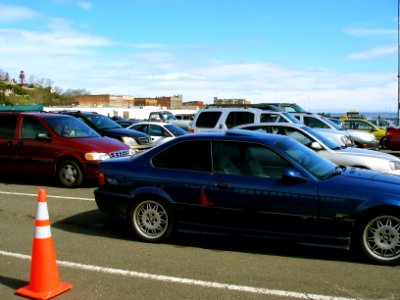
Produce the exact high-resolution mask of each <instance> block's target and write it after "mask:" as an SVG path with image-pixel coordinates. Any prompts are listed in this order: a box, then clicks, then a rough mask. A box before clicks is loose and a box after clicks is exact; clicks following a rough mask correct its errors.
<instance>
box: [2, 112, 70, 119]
mask: <svg viewBox="0 0 400 300" xmlns="http://www.w3.org/2000/svg"><path fill="white" fill-rule="evenodd" d="M0 114H1V115H5V114H9V115H23V116H35V117H40V118H53V117H67V118H71V117H70V116H66V115H63V114H58V113H53V112H46V111H1V112H0Z"/></svg>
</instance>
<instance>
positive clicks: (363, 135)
mask: <svg viewBox="0 0 400 300" xmlns="http://www.w3.org/2000/svg"><path fill="white" fill-rule="evenodd" d="M293 115H294V116H295V117H296V118H297V119H299V120H300V121H301V122H302V123H304V124H305V125H307V126H308V127H311V128H314V129H316V130H319V131H324V130H325V129H330V130H336V131H341V132H343V133H346V135H350V136H351V138H352V140H353V141H354V143H355V144H356V145H357V147H359V148H366V149H373V150H378V149H379V141H378V140H377V139H376V137H375V136H374V135H373V134H372V133H369V132H363V131H359V130H351V129H347V130H346V128H344V123H343V125H338V124H336V123H335V121H332V120H331V119H329V118H326V117H324V116H321V115H319V114H311V113H293Z"/></svg>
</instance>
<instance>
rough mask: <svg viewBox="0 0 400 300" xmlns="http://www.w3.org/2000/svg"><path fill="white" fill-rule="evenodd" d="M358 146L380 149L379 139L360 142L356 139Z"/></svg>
mask: <svg viewBox="0 0 400 300" xmlns="http://www.w3.org/2000/svg"><path fill="white" fill-rule="evenodd" d="M355 143H356V145H357V147H359V148H363V149H370V150H377V149H379V141H370V142H364V141H362V142H360V141H355Z"/></svg>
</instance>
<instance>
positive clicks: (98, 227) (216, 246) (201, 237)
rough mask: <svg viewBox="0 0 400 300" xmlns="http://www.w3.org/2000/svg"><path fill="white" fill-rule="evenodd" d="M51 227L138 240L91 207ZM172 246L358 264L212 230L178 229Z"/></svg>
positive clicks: (328, 252) (341, 254) (338, 255)
mask: <svg viewBox="0 0 400 300" xmlns="http://www.w3.org/2000/svg"><path fill="white" fill-rule="evenodd" d="M52 226H54V227H56V228H57V229H61V230H65V231H69V232H75V233H79V234H86V235H91V236H103V237H107V238H114V239H120V240H132V243H137V242H139V243H141V241H139V240H138V239H137V238H136V237H135V236H134V235H133V233H132V231H131V230H130V225H129V224H128V222H127V221H126V220H124V219H123V218H118V217H112V216H108V215H106V214H103V213H102V212H100V211H99V210H92V211H89V212H85V213H82V214H78V215H74V216H72V217H69V218H66V219H63V220H60V221H58V222H56V223H54V224H52ZM164 243H165V244H169V245H172V246H176V247H188V248H189V247H196V248H203V249H208V250H217V251H232V252H243V253H252V254H264V255H277V256H285V257H298V258H307V259H321V260H329V261H345V262H354V263H359V262H360V261H359V260H358V259H357V258H355V257H354V256H352V255H351V253H350V252H349V251H346V250H343V249H330V248H323V247H322V248H321V247H312V246H306V245H300V244H296V243H293V242H290V241H285V240H277V239H263V238H256V237H243V236H233V235H220V234H215V233H205V232H202V233H193V232H185V231H182V230H179V231H178V232H177V233H175V234H174V235H173V236H172V237H171V238H170V239H169V240H168V241H166V242H164Z"/></svg>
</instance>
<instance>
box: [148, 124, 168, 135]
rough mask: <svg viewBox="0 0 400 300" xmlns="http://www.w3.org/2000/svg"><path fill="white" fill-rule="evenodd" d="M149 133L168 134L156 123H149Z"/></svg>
mask: <svg viewBox="0 0 400 300" xmlns="http://www.w3.org/2000/svg"><path fill="white" fill-rule="evenodd" d="M149 134H150V135H153V136H169V134H168V133H167V132H166V131H165V129H164V128H162V127H161V126H158V125H150V128H149Z"/></svg>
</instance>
